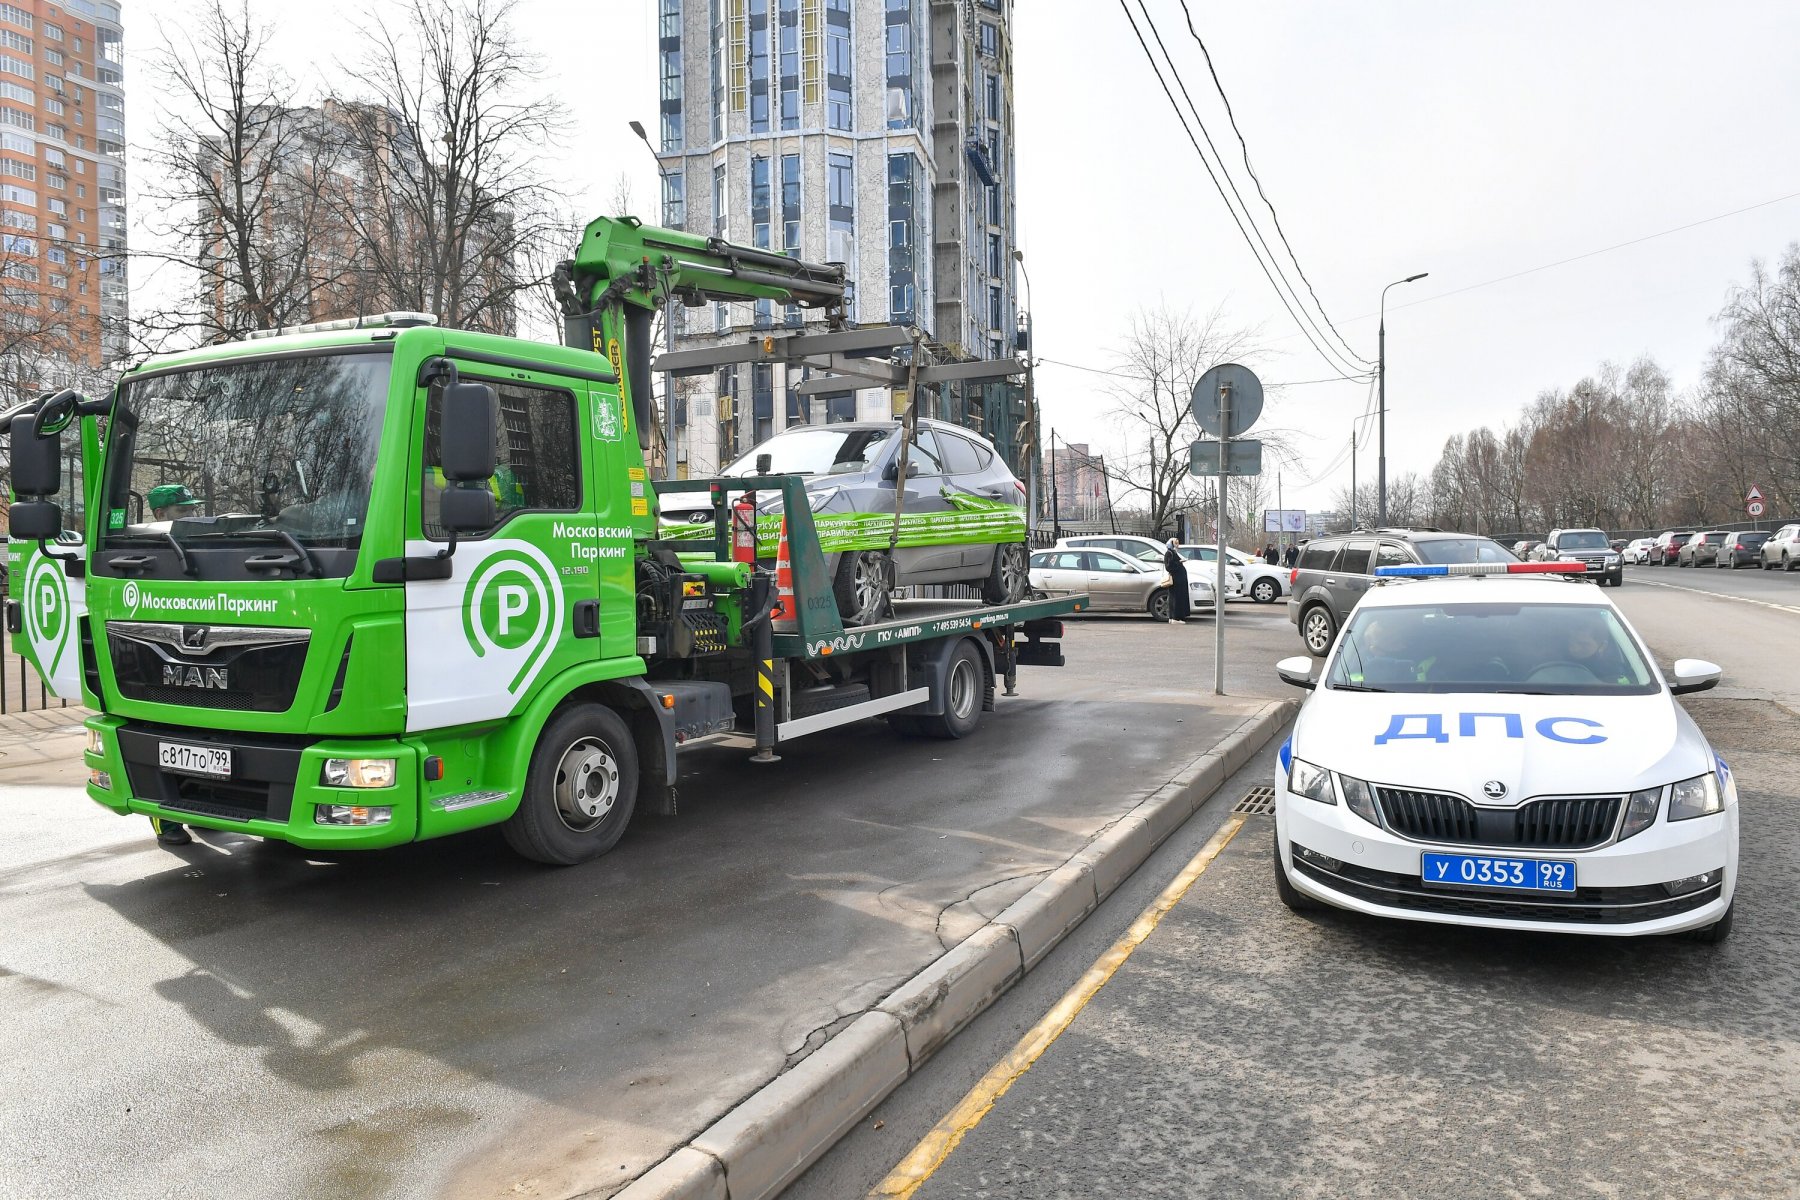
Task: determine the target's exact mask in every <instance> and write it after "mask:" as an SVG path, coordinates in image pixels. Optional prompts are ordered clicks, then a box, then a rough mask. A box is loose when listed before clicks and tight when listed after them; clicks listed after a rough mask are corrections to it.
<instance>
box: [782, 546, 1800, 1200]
mask: <svg viewBox="0 0 1800 1200" xmlns="http://www.w3.org/2000/svg"><path fill="white" fill-rule="evenodd" d="M1650 574H1651V578H1653V579H1657V580H1659V581H1660V580H1661V579H1662V578H1663V577H1664V575H1667V576H1677V573H1676V572H1674V571H1668V572H1664V573H1658V572H1655V571H1654V570H1650ZM1636 576H1637V572H1634V573H1633V576H1632V578H1633V579H1634V580H1635V579H1636ZM1715 578H1716V582H1715ZM1789 578H1790V580H1793V579H1794V578H1795V577H1789ZM1752 580H1753V577H1752V576H1750V575H1749V573H1747V572H1739V574H1738V578H1737V579H1736V580H1732V578H1731V576H1730V575H1728V574H1727V573H1725V572H1717V573H1714V572H1710V571H1700V572H1692V571H1684V572H1680V573H1679V576H1677V577H1675V578H1670V579H1669V580H1668V582H1669V583H1670V584H1676V583H1679V584H1681V585H1683V587H1682V588H1681V589H1677V588H1674V587H1656V588H1652V587H1640V586H1634V585H1633V584H1628V585H1627V586H1626V587H1625V588H1623V589H1620V590H1618V591H1615V592H1613V593H1611V595H1612V596H1613V597H1614V598H1615V599H1616V600H1617V601H1618V602H1619V604H1620V605H1621V607H1622V608H1623V609H1624V610H1625V611H1626V612H1627V614H1628V615H1629V616H1630V618H1631V619H1632V621H1633V622H1634V624H1636V625H1637V626H1638V628H1639V630H1640V631H1641V632H1642V633H1644V634H1645V636H1646V637H1647V638H1648V640H1649V641H1650V643H1651V645H1652V648H1653V650H1654V651H1655V652H1656V654H1657V655H1658V657H1659V658H1660V659H1662V660H1663V661H1664V662H1665V663H1667V662H1668V661H1671V660H1673V659H1674V658H1677V657H1700V658H1708V659H1712V660H1713V661H1716V662H1719V663H1720V664H1721V665H1722V666H1723V667H1724V668H1725V672H1726V675H1725V678H1726V684H1727V686H1726V687H1722V688H1720V689H1718V690H1716V691H1714V692H1712V693H1707V694H1702V695H1698V696H1694V697H1689V698H1688V699H1687V700H1686V701H1685V702H1686V703H1687V704H1688V705H1689V708H1690V711H1692V712H1693V713H1694V715H1695V717H1696V719H1697V720H1698V721H1699V722H1700V723H1701V726H1702V727H1703V728H1704V729H1705V730H1706V732H1707V734H1708V736H1709V737H1710V738H1711V739H1712V741H1713V743H1714V745H1715V747H1716V748H1717V749H1718V750H1719V751H1720V753H1721V754H1723V755H1724V756H1725V757H1726V758H1727V759H1728V760H1729V761H1730V762H1731V764H1732V767H1733V769H1734V771H1735V772H1736V773H1737V776H1738V780H1739V786H1740V789H1741V792H1740V797H1741V801H1742V805H1743V807H1742V832H1743V858H1742V864H1741V870H1742V875H1741V881H1740V885H1739V893H1738V897H1739V903H1738V911H1737V925H1736V930H1735V932H1734V934H1733V936H1732V939H1731V940H1730V941H1729V942H1727V943H1726V944H1725V945H1723V946H1718V947H1706V946H1699V945H1695V944H1693V943H1690V942H1686V941H1680V940H1672V939H1671V940H1656V939H1647V940H1641V941H1639V940H1623V939H1620V940H1615V939H1602V938H1595V939H1587V938H1577V937H1573V936H1522V935H1503V934H1494V933H1488V932H1482V931H1459V930H1455V929H1451V928H1443V927H1434V926H1424V925H1412V924H1407V923H1404V922H1388V921H1380V920H1376V919H1369V918H1362V917H1359V916H1355V915H1351V914H1344V913H1327V914H1324V915H1321V916H1318V917H1316V918H1302V917H1298V916H1295V915H1293V914H1291V913H1289V912H1288V911H1287V910H1286V909H1285V908H1283V907H1282V906H1281V904H1280V902H1279V901H1278V900H1277V899H1276V897H1275V893H1274V887H1273V883H1272V879H1271V870H1272V866H1271V862H1270V841H1271V837H1272V827H1271V826H1272V818H1270V817H1266V816H1249V817H1244V818H1231V817H1229V813H1228V809H1229V805H1230V803H1231V801H1232V799H1233V798H1234V797H1235V796H1237V795H1240V794H1242V793H1243V792H1244V791H1246V790H1247V789H1248V788H1249V787H1251V786H1254V785H1256V784H1259V783H1266V782H1267V781H1268V778H1269V775H1270V773H1271V772H1272V771H1273V769H1274V766H1273V755H1272V753H1265V754H1264V755H1263V756H1262V758H1261V760H1260V761H1258V762H1256V763H1253V764H1251V765H1250V766H1249V767H1247V768H1246V769H1245V771H1244V772H1243V773H1242V774H1241V776H1240V778H1238V779H1236V780H1234V781H1233V782H1232V785H1231V786H1230V787H1228V788H1227V789H1226V790H1225V792H1224V793H1222V794H1221V796H1220V798H1219V799H1218V801H1217V802H1215V803H1214V804H1213V805H1212V806H1210V807H1209V808H1208V809H1206V810H1203V811H1202V813H1200V814H1199V815H1197V816H1196V818H1195V819H1194V820H1193V821H1191V822H1189V825H1188V827H1187V828H1185V829H1184V830H1182V831H1181V833H1180V834H1178V835H1177V837H1176V838H1175V839H1172V840H1171V842H1170V843H1168V844H1167V845H1165V847H1164V848H1163V850H1162V852H1161V853H1159V855H1158V856H1157V857H1156V858H1153V859H1152V860H1151V861H1150V862H1149V863H1147V864H1146V865H1145V867H1144V868H1142V869H1140V870H1139V872H1138V873H1137V875H1136V876H1134V878H1133V879H1132V880H1131V881H1130V883H1129V884H1128V885H1127V887H1126V888H1125V889H1122V891H1121V893H1119V894H1117V895H1115V896H1114V897H1113V898H1112V899H1111V900H1110V901H1109V902H1108V904H1107V905H1105V906H1103V907H1102V909H1101V911H1100V912H1099V913H1097V914H1096V915H1095V916H1094V917H1092V918H1090V919H1089V921H1088V922H1087V924H1086V925H1085V926H1084V927H1083V929H1082V930H1081V931H1080V932H1079V934H1078V935H1077V937H1076V938H1074V939H1072V940H1071V941H1070V942H1069V943H1065V944H1064V946H1062V947H1060V948H1059V949H1058V950H1057V951H1055V952H1054V953H1053V954H1052V955H1051V956H1050V957H1049V958H1048V959H1046V961H1045V963H1044V964H1043V966H1042V967H1041V968H1040V971H1039V972H1038V973H1037V974H1036V975H1034V976H1032V977H1029V978H1028V979H1027V980H1026V981H1025V982H1024V983H1022V984H1021V985H1020V986H1019V987H1018V988H1017V989H1015V990H1014V991H1013V992H1012V993H1010V994H1009V995H1008V996H1007V997H1005V998H1004V999H1003V1000H1002V1001H1001V1002H1000V1004H998V1005H997V1006H996V1007H995V1008H994V1009H992V1010H990V1011H989V1012H988V1013H987V1014H986V1015H984V1016H983V1017H982V1018H981V1020H980V1021H978V1022H977V1023H976V1024H975V1025H974V1026H972V1027H971V1028H970V1029H969V1030H968V1031H965V1032H964V1033H963V1034H962V1035H960V1036H959V1037H958V1038H957V1039H956V1041H955V1042H953V1043H952V1044H951V1045H950V1046H949V1047H947V1048H946V1049H945V1050H944V1051H942V1052H941V1053H940V1054H939V1056H938V1057H937V1058H936V1059H934V1060H933V1062H932V1063H931V1064H929V1065H928V1066H927V1068H926V1070H925V1071H923V1072H921V1073H919V1074H918V1075H916V1076H915V1077H914V1078H913V1079H912V1080H910V1081H909V1082H908V1083H907V1084H906V1085H905V1086H904V1087H902V1088H901V1089H899V1090H898V1091H897V1092H896V1093H895V1094H894V1095H893V1096H891V1097H889V1098H888V1100H887V1101H885V1102H884V1103H883V1104H882V1105H881V1106H880V1107H878V1108H877V1109H876V1111H875V1112H874V1113H873V1114H872V1116H871V1117H870V1118H869V1119H868V1120H867V1121H865V1122H863V1123H862V1124H861V1125H860V1126H859V1128H858V1129H857V1130H856V1131H855V1132H854V1133H853V1134H852V1135H851V1136H850V1137H849V1138H848V1139H846V1140H845V1141H844V1142H842V1143H840V1145H839V1146H838V1148H837V1149H835V1150H834V1151H833V1152H832V1153H831V1154H829V1155H827V1156H826V1157H825V1158H824V1159H823V1160H821V1161H820V1163H819V1164H817V1165H816V1166H815V1167H814V1168H813V1170H812V1171H810V1172H809V1173H808V1174H807V1175H806V1176H804V1177H802V1179H801V1180H800V1181H799V1182H798V1183H797V1184H796V1185H795V1186H794V1187H793V1188H791V1189H790V1190H789V1192H788V1193H787V1195H788V1197H789V1198H790V1200H826V1198H828V1197H832V1198H835V1197H845V1196H861V1195H864V1194H866V1193H868V1192H869V1190H870V1189H871V1188H873V1187H876V1186H877V1185H878V1184H881V1183H882V1182H883V1179H884V1176H886V1175H887V1174H888V1172H889V1170H890V1168H892V1167H894V1166H895V1164H896V1163H899V1162H901V1160H902V1159H903V1158H905V1157H906V1156H907V1154H908V1152H909V1151H911V1150H912V1149H913V1147H914V1146H915V1144H917V1143H918V1142H919V1140H920V1139H921V1138H922V1137H923V1136H924V1135H925V1134H926V1133H927V1132H929V1131H930V1130H931V1129H932V1127H933V1125H934V1124H935V1123H937V1122H938V1121H939V1120H940V1118H943V1117H945V1116H946V1114H949V1113H951V1112H952V1111H953V1110H954V1109H955V1108H956V1107H957V1105H958V1102H959V1101H960V1100H962V1099H963V1098H964V1097H965V1095H966V1094H967V1093H968V1092H969V1090H970V1089H971V1088H972V1087H973V1086H974V1085H975V1084H976V1083H977V1081H979V1080H980V1079H981V1078H982V1076H983V1075H984V1073H986V1072H987V1071H988V1070H989V1069H990V1067H992V1066H994V1064H995V1063H996V1062H998V1061H999V1060H1000V1059H1001V1058H1002V1056H1004V1055H1006V1054H1007V1053H1008V1052H1009V1051H1010V1050H1011V1049H1012V1048H1013V1046H1014V1044H1015V1042H1017V1040H1018V1039H1019V1038H1020V1035H1021V1034H1022V1033H1024V1032H1025V1031H1026V1030H1027V1029H1029V1028H1031V1027H1032V1026H1033V1025H1034V1024H1035V1023H1037V1022H1038V1021H1039V1020H1040V1018H1042V1017H1043V1016H1044V1015H1045V1014H1046V1013H1047V1012H1049V1011H1050V1010H1051V1008H1052V1006H1053V1005H1055V1004H1056V1003H1057V1001H1058V1000H1059V998H1060V997H1061V996H1062V995H1063V993H1064V990H1065V989H1067V988H1068V987H1069V986H1070V984H1071V983H1073V982H1074V981H1075V980H1076V979H1077V978H1078V977H1079V976H1080V975H1081V973H1082V972H1083V971H1084V970H1086V969H1087V968H1088V967H1089V966H1090V965H1091V964H1093V963H1094V962H1095V961H1096V960H1097V959H1099V958H1100V956H1101V955H1102V953H1103V952H1105V951H1106V950H1107V949H1108V947H1109V945H1111V943H1112V941H1113V939H1115V938H1117V937H1118V936H1119V935H1120V933H1121V932H1123V931H1124V930H1125V929H1126V927H1127V926H1129V925H1130V923H1131V922H1132V920H1133V919H1134V918H1135V917H1137V915H1138V913H1139V912H1140V911H1141V910H1142V909H1143V908H1144V907H1145V905H1146V904H1147V903H1148V902H1149V901H1150V900H1151V899H1152V898H1154V897H1155V895H1156V893H1157V892H1158V891H1160V890H1161V889H1162V888H1163V887H1164V886H1165V885H1166V884H1167V883H1168V882H1169V881H1170V880H1171V879H1173V878H1174V877H1175V876H1176V875H1177V874H1178V873H1179V872H1180V871H1181V869H1182V867H1183V866H1184V865H1185V864H1186V863H1187V862H1188V860H1189V859H1190V858H1191V857H1192V856H1193V855H1194V853H1195V851H1196V850H1198V849H1199V848H1200V846H1201V845H1202V844H1203V843H1204V842H1205V841H1206V840H1207V838H1208V837H1210V836H1212V834H1213V833H1214V832H1215V831H1216V830H1218V829H1220V828H1221V827H1225V823H1226V822H1227V821H1228V820H1230V821H1234V822H1235V821H1236V820H1239V819H1241V820H1242V822H1243V823H1242V826H1241V828H1239V830H1238V832H1237V833H1236V834H1235V836H1234V837H1233V838H1232V840H1231V841H1230V842H1229V843H1228V844H1227V845H1226V847H1225V849H1224V851H1223V852H1222V853H1220V855H1219V856H1218V858H1217V859H1216V860H1215V861H1214V862H1213V863H1212V864H1211V866H1210V867H1209V868H1208V869H1207V870H1206V871H1205V873H1204V874H1202V875H1201V876H1200V877H1199V879H1198V880H1197V882H1195V883H1194V885H1193V886H1192V887H1191V889H1190V890H1189V891H1188V892H1187V893H1186V894H1185V896H1184V898H1183V899H1182V900H1181V901H1180V902H1179V903H1177V904H1176V905H1175V906H1174V908H1173V909H1172V910H1171V911H1170V912H1169V913H1168V915H1167V916H1166V917H1165V918H1164V919H1163V920H1162V921H1161V923H1160V924H1159V925H1158V926H1157V927H1156V929H1155V930H1154V931H1153V932H1152V933H1151V934H1150V935H1149V937H1148V938H1147V939H1145V940H1144V941H1143V943H1142V945H1140V946H1139V947H1138V948H1137V950H1136V951H1135V953H1134V954H1132V956H1131V957H1130V958H1129V959H1128V960H1127V961H1126V962H1125V964H1124V965H1123V967H1122V968H1120V969H1119V970H1118V971H1117V973H1116V974H1114V975H1113V976H1112V977H1111V978H1110V980H1109V981H1108V982H1107V983H1105V985H1104V986H1102V987H1101V988H1100V990H1099V992H1098V993H1097V994H1096V995H1095V996H1094V998H1093V999H1092V1001H1091V1002H1089V1003H1088V1004H1087V1005H1086V1007H1085V1008H1083V1009H1082V1010H1081V1011H1080V1013H1079V1015H1077V1016H1076V1017H1075V1018H1074V1020H1073V1022H1072V1023H1071V1024H1070V1025H1069V1026H1068V1028H1067V1030H1066V1031H1065V1032H1063V1033H1062V1034H1061V1036H1060V1037H1058V1038H1057V1040H1056V1041H1055V1042H1053V1043H1052V1044H1051V1045H1050V1047H1049V1049H1048V1050H1047V1051H1046V1052H1044V1053H1043V1055H1042V1057H1040V1058H1038V1059H1037V1060H1036V1061H1035V1065H1033V1066H1031V1067H1030V1069H1028V1070H1026V1071H1025V1072H1024V1074H1022V1075H1021V1076H1019V1077H1018V1079H1017V1081H1016V1082H1014V1083H1013V1084H1012V1086H1011V1088H1010V1090H1008V1091H1006V1092H1005V1093H1004V1094H1003V1095H1001V1096H1000V1097H999V1098H998V1100H997V1101H996V1102H995V1103H994V1104H993V1105H992V1107H991V1109H989V1110H988V1111H987V1112H986V1114H985V1116H983V1117H980V1119H979V1120H978V1123H972V1124H971V1121H972V1120H973V1116H972V1117H971V1120H970V1121H965V1122H964V1126H965V1127H966V1131H965V1132H964V1134H963V1137H962V1140H961V1142H960V1143H959V1144H957V1146H956V1148H955V1149H954V1150H953V1151H951V1152H950V1154H949V1155H948V1157H947V1158H945V1159H944V1160H943V1162H942V1165H941V1166H939V1167H937V1168H936V1169H935V1172H933V1173H929V1174H927V1173H925V1172H924V1171H918V1172H914V1173H912V1174H910V1175H909V1176H907V1177H905V1178H897V1179H892V1180H889V1181H888V1182H889V1184H890V1185H891V1188H892V1190H891V1192H889V1193H886V1194H896V1195H916V1196H917V1197H919V1198H920V1200H949V1198H964V1197H1007V1198H1020V1200H1032V1198H1037V1197H1098V1196H1120V1197H1159V1196H1169V1197H1190V1196H1244V1197H1295V1196H1297V1197H1321V1198H1326V1197H1342V1196H1422V1195H1444V1194H1454V1195H1463V1196H1511V1195H1521V1196H1522V1195H1531V1196H1557V1197H1565V1196H1596V1197H1646V1196H1732V1197H1772V1198H1773V1197H1791V1196H1793V1195H1795V1194H1796V1189H1797V1188H1800V1182H1797V1181H1800V1165H1797V1164H1800V1138H1797V1137H1796V1133H1795V1127H1794V1123H1793V1114H1794V1113H1795V1112H1797V1111H1800V1008H1797V1007H1796V1005H1795V1004H1794V997H1795V996H1796V995H1797V994H1800V956H1796V954H1795V950H1796V948H1797V946H1800V944H1797V942H1796V937H1797V936H1800V935H1797V934H1796V932H1795V931H1796V930H1797V929H1800V781H1797V780H1796V779H1795V776H1794V773H1793V769H1792V767H1793V761H1794V748H1795V747H1796V746H1800V670H1796V669H1795V668H1794V665H1793V664H1794V663H1795V662H1796V659H1795V656H1794V651H1793V647H1795V646H1797V645H1800V612H1790V611H1785V610H1783V609H1781V608H1770V607H1763V606H1761V605H1759V604H1751V603H1747V602H1746V599H1745V598H1744V597H1742V596H1729V595H1727V594H1725V593H1727V592H1730V591H1739V592H1743V593H1748V592H1749V590H1750V589H1752V588H1758V587H1762V586H1764V584H1763V583H1762V582H1760V581H1756V582H1753V581H1752ZM1767 583H1768V585H1770V586H1771V587H1773V586H1775V585H1777V583H1778V581H1776V580H1775V579H1774V577H1773V576H1770V577H1769V578H1768V580H1767ZM1707 585H1713V586H1712V587H1708V586H1707ZM1781 585H1782V586H1786V581H1781ZM1546 586H1553V585H1548V584H1547V585H1546ZM1688 589H1694V590H1688ZM1714 590H1716V591H1717V592H1718V593H1720V594H1715V595H1706V594H1697V593H1699V592H1705V591H1714ZM1791 591H1792V593H1793V594H1795V595H1800V588H1794V589H1791ZM1764 594H1767V595H1775V596H1781V595H1784V594H1786V593H1783V592H1773V591H1771V592H1769V593H1758V594H1757V595H1756V596H1754V597H1751V598H1755V599H1760V598H1761V597H1762V595H1764ZM1770 603H1773V601H1771V602H1770ZM976 1115H978V1114H976ZM921 1181H922V1182H921ZM908 1185H918V1186H917V1188H916V1191H911V1192H908V1191H906V1190H905V1188H906V1186H908Z"/></svg>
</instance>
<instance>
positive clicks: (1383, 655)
mask: <svg viewBox="0 0 1800 1200" xmlns="http://www.w3.org/2000/svg"><path fill="white" fill-rule="evenodd" d="M1356 635H1357V636H1356V650H1357V653H1358V655H1359V657H1360V660H1361V662H1360V667H1361V670H1360V671H1357V670H1352V671H1351V672H1350V677H1351V679H1352V680H1353V681H1354V682H1357V683H1362V684H1367V685H1375V684H1382V683H1410V682H1413V681H1415V680H1416V679H1418V670H1419V664H1418V660H1416V659H1415V658H1413V657H1411V656H1410V655H1408V654H1407V652H1406V650H1407V647H1406V634H1405V632H1404V631H1403V630H1402V629H1401V628H1400V622H1399V621H1397V620H1395V619H1393V618H1391V617H1388V616H1386V615H1382V616H1374V617H1370V618H1369V619H1367V620H1365V621H1364V622H1363V623H1362V624H1360V625H1358V626H1357V627H1356Z"/></svg>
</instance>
